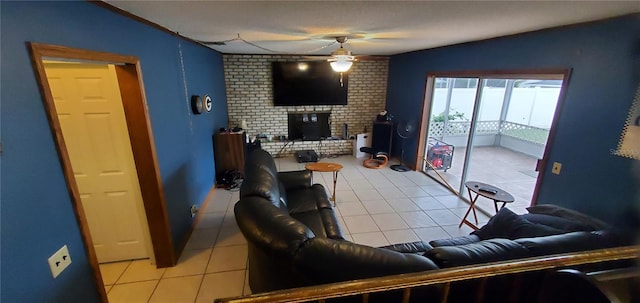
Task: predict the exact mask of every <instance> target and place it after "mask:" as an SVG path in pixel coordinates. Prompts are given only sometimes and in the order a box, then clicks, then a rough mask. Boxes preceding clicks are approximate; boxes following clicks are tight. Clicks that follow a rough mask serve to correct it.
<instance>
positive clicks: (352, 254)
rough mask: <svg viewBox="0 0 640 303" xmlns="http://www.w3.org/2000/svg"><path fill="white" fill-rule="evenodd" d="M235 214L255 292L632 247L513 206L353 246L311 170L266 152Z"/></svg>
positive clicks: (601, 228)
mask: <svg viewBox="0 0 640 303" xmlns="http://www.w3.org/2000/svg"><path fill="white" fill-rule="evenodd" d="M234 211H235V218H236V222H237V224H238V226H239V228H240V230H241V232H242V234H243V235H244V237H245V238H246V239H247V242H248V250H249V285H250V287H251V290H252V292H254V293H258V292H266V291H273V290H279V289H286V288H293V287H300V286H309V285H319V284H325V283H332V282H340V281H348V280H354V279H361V278H370V277H379V276H385V275H392V274H400V273H409V272H419V271H429V270H434V269H439V268H447V267H454V266H462V265H470V264H480V263H487V262H493V261H503V260H510V259H516V258H525V257H534V256H540V255H548V254H555V253H564V252H571V251H581V250H590V249H597V248H605V247H612V246H619V245H624V244H629V243H628V242H625V241H623V240H621V238H620V237H618V236H617V234H614V233H612V232H610V231H608V230H607V229H606V227H607V226H605V225H598V224H595V223H593V222H589V221H584V220H582V221H581V220H578V219H576V218H573V217H572V218H562V217H561V216H557V215H551V214H549V213H548V212H547V213H544V212H542V213H532V214H528V215H522V216H518V215H515V214H513V213H512V212H510V211H509V210H508V208H504V209H503V210H501V211H500V212H499V213H498V214H497V215H496V216H494V217H493V218H492V219H491V220H490V221H489V222H488V223H487V224H486V225H485V226H483V227H482V228H481V229H479V230H478V231H475V232H473V233H472V234H470V235H468V236H464V237H458V238H450V239H442V240H435V241H431V242H430V243H425V242H421V241H418V242H412V243H402V244H395V245H390V246H385V247H381V248H376V247H370V246H366V245H360V244H356V243H352V242H349V241H347V240H345V239H344V237H343V234H342V231H341V230H340V225H339V223H338V219H337V217H336V214H335V212H334V210H333V208H332V205H331V203H330V202H329V199H328V197H327V194H326V191H325V189H324V188H323V186H322V185H319V184H313V180H312V174H311V172H310V171H306V170H305V171H290V172H278V171H277V169H276V165H275V163H274V161H273V158H272V157H271V155H270V154H269V153H267V152H266V151H264V150H255V151H253V152H252V153H251V154H250V155H249V157H248V159H247V163H246V167H245V179H244V181H243V183H242V186H241V187H240V200H239V201H238V202H237V203H236V205H235V208H234ZM536 279H537V278H535V279H533V280H532V281H533V282H531V281H530V282H529V286H528V289H530V290H535V289H536V287H535V286H534V285H531V283H534V284H535V283H536ZM508 282H509V281H507V282H500V283H499V285H500V287H499V289H503V288H504V285H503V284H504V283H508ZM463 284H464V283H463ZM463 288H464V287H463ZM498 292H500V291H498ZM503 292H504V291H503ZM432 293H433V292H432ZM463 293H464V291H463ZM467 299H468V298H462V299H461V301H464V300H467ZM455 301H456V300H453V301H452V302H455Z"/></svg>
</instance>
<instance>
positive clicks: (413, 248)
mask: <svg viewBox="0 0 640 303" xmlns="http://www.w3.org/2000/svg"><path fill="white" fill-rule="evenodd" d="M380 248H384V249H390V250H393V251H397V252H400V253H411V254H418V253H419V254H424V253H425V252H426V251H427V250H430V249H432V248H433V247H432V246H431V245H429V243H427V242H424V241H415V242H408V243H398V244H391V245H386V246H382V247H380Z"/></svg>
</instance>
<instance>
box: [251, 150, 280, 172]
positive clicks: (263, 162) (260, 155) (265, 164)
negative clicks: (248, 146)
mask: <svg viewBox="0 0 640 303" xmlns="http://www.w3.org/2000/svg"><path fill="white" fill-rule="evenodd" d="M246 168H259V169H261V170H264V171H268V172H270V173H271V174H273V176H274V177H277V174H278V168H277V167H276V162H275V161H273V157H272V156H271V154H269V152H267V151H266V150H264V149H256V150H253V151H252V152H251V153H250V154H249V156H248V157H247V163H246V164H245V169H246Z"/></svg>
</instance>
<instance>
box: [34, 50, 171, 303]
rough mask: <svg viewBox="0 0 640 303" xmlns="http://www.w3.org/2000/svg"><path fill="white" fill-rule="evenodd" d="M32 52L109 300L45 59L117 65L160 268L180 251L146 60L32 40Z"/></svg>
mask: <svg viewBox="0 0 640 303" xmlns="http://www.w3.org/2000/svg"><path fill="white" fill-rule="evenodd" d="M27 46H28V48H29V50H30V53H31V63H32V65H33V68H34V71H35V74H36V78H37V82H38V85H39V88H40V93H41V95H42V99H43V103H44V106H45V110H46V113H47V118H48V119H49V124H50V126H51V132H52V134H53V136H54V139H55V142H56V148H57V150H58V157H59V158H60V162H61V165H62V170H63V173H64V176H65V179H66V183H67V190H68V191H69V194H70V196H71V203H72V206H73V209H74V213H75V216H76V220H77V221H78V226H79V228H80V233H81V237H82V240H83V243H84V246H85V249H86V251H87V257H88V259H89V263H90V265H91V268H92V269H93V273H94V279H95V281H96V284H97V288H98V291H99V294H100V297H101V299H102V301H103V302H108V299H107V294H106V292H105V290H104V284H103V281H102V276H101V275H100V267H99V265H98V258H97V256H96V252H95V250H94V248H93V241H92V240H91V234H90V233H89V227H88V224H87V221H86V217H85V213H84V210H83V208H82V203H81V200H80V194H79V191H78V186H77V184H76V182H75V177H74V175H73V169H72V168H71V161H70V158H69V154H68V151H67V148H66V145H65V142H64V138H63V135H62V128H61V127H60V122H59V120H58V116H57V115H56V109H55V105H54V101H53V95H52V93H51V88H50V87H49V83H48V81H47V77H46V73H45V69H44V63H43V60H45V59H66V60H75V61H78V60H82V61H93V62H100V63H112V64H115V65H116V75H117V78H118V84H119V85H120V93H121V96H122V103H123V108H124V112H125V117H126V123H127V128H128V130H129V136H130V140H131V148H132V151H133V157H134V162H135V166H136V169H137V172H138V179H139V182H140V191H141V193H142V199H143V203H144V208H145V214H146V217H147V221H148V223H149V233H150V236H151V242H152V246H153V252H154V256H155V259H156V266H157V267H159V268H160V267H171V266H174V265H175V264H176V254H175V250H174V247H173V240H172V237H171V229H170V225H169V217H168V212H167V209H166V203H165V197H164V191H163V188H162V179H161V178H160V170H159V166H158V160H157V154H156V150H155V143H154V140H153V133H152V129H151V121H150V119H149V113H148V110H147V101H146V97H145V94H144V85H143V82H142V73H141V67H140V60H139V59H138V58H137V57H135V56H126V55H119V54H113V53H106V52H99V51H92V50H84V49H76V48H69V47H65V46H59V45H50V44H40V43H34V42H27Z"/></svg>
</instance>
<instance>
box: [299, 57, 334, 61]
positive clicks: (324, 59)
mask: <svg viewBox="0 0 640 303" xmlns="http://www.w3.org/2000/svg"><path fill="white" fill-rule="evenodd" d="M331 58H332V57H331V56H302V60H304V61H326V60H329V59H331Z"/></svg>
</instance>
